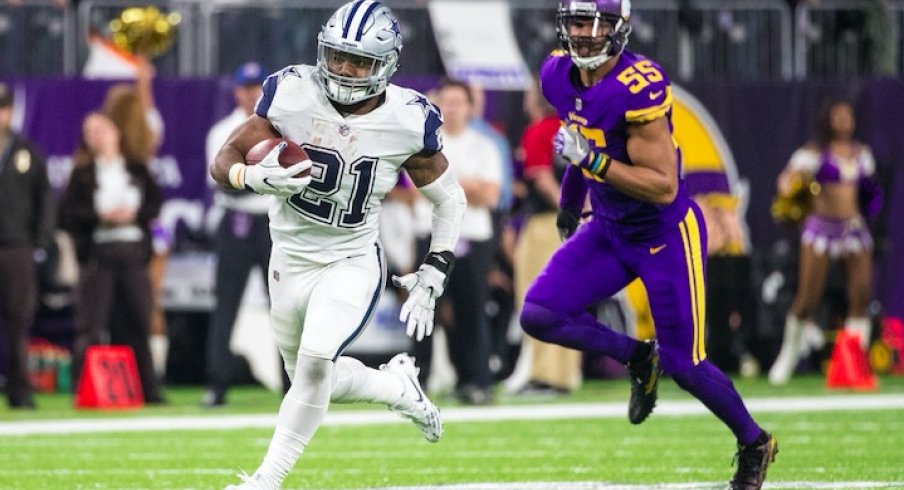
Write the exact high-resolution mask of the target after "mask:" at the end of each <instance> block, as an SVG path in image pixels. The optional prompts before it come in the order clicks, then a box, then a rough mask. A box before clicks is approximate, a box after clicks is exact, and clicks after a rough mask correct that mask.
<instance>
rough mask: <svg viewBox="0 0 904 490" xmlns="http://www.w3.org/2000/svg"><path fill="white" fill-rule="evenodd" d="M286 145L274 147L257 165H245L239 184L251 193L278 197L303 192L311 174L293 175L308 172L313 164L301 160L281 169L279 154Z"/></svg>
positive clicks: (281, 144) (283, 143)
mask: <svg viewBox="0 0 904 490" xmlns="http://www.w3.org/2000/svg"><path fill="white" fill-rule="evenodd" d="M286 145H287V144H286V142H285V141H283V142H282V143H280V144H278V145H276V146H275V147H274V148H273V149H272V150H270V153H268V154H267V156H265V157H264V159H263V160H261V161H260V163H258V164H257V165H245V167H244V178H242V177H239V182H240V183H242V185H243V186H244V187H245V188H246V189H249V190H251V191H252V192H256V193H258V194H273V195H275V196H279V197H289V196H292V195H295V194H298V193H299V192H301V191H302V190H304V188H305V187H306V186H307V185H308V184H310V183H311V174H308V175H305V176H304V177H295V175H298V174H299V173H301V172H304V171H305V170H309V169H310V168H311V165H313V163H312V162H311V161H310V160H303V161H301V162H298V163H296V164H295V165H292V166H291V167H288V168H283V167H282V166H281V165H280V164H279V154H280V153H282V152H283V150H285V149H286Z"/></svg>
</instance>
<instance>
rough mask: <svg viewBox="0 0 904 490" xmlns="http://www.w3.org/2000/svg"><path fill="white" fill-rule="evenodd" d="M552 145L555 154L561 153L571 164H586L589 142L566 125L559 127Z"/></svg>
mask: <svg viewBox="0 0 904 490" xmlns="http://www.w3.org/2000/svg"><path fill="white" fill-rule="evenodd" d="M553 147H554V148H555V152H556V154H558V155H562V158H564V159H565V160H568V163H571V164H573V165H578V166H584V165H586V162H587V156H588V155H590V143H589V142H588V141H587V138H585V137H584V135H582V134H581V133H579V132H577V131H575V130H573V129H571V128H568V127H561V128H559V131H558V132H557V133H556V137H555V139H553Z"/></svg>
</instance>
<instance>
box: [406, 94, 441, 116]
mask: <svg viewBox="0 0 904 490" xmlns="http://www.w3.org/2000/svg"><path fill="white" fill-rule="evenodd" d="M408 105H418V106H421V110H423V111H424V116H429V115H430V113H431V112H435V113H436V114H437V115H439V109H437V108H436V106H435V105H433V104H431V103H430V101H429V100H427V98H426V97H424V96H422V95H418V96H416V97H415V98H414V99H412V100H411V102H409V103H408Z"/></svg>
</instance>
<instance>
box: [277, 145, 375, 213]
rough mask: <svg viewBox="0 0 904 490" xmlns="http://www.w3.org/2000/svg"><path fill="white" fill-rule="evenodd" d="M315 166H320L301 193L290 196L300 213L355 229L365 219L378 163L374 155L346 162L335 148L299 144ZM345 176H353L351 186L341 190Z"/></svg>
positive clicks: (291, 202)
mask: <svg viewBox="0 0 904 490" xmlns="http://www.w3.org/2000/svg"><path fill="white" fill-rule="evenodd" d="M302 147H303V148H304V149H305V151H307V152H308V156H309V157H310V158H311V161H313V162H314V166H317V167H320V168H321V174H320V177H315V178H314V179H313V180H311V183H310V184H308V186H307V187H306V188H305V189H304V190H303V191H302V192H300V193H298V194H295V195H294V196H292V197H290V198H289V204H291V205H292V207H294V208H295V209H296V210H297V211H298V212H300V213H301V214H303V215H305V216H307V217H309V218H311V219H314V220H317V221H320V222H321V223H326V224H329V225H333V226H338V227H339V228H356V227H358V226H361V225H362V224H364V222H365V220H366V219H367V212H368V211H369V210H370V209H369V208H368V207H367V202H368V201H369V200H370V194H371V192H373V188H374V179H375V177H376V169H377V162H378V161H379V160H378V159H377V158H374V157H360V158H358V159H357V160H355V161H354V162H352V163H350V164H349V163H347V162H346V161H345V160H344V159H343V158H342V155H340V154H339V152H337V151H336V150H332V149H329V148H320V147H315V146H312V145H302ZM345 179H354V180H353V185H352V186H351V189H350V190H349V189H343V186H342V182H343V181H344V180H345Z"/></svg>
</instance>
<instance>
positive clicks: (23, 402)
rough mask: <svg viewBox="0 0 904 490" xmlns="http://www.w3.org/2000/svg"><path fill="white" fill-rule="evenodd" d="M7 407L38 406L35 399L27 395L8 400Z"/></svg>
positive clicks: (31, 407)
mask: <svg viewBox="0 0 904 490" xmlns="http://www.w3.org/2000/svg"><path fill="white" fill-rule="evenodd" d="M9 408H11V409H13V410H35V409H37V408H38V406H37V405H35V399H34V398H32V397H30V396H27V397H25V398H17V399H15V400H10V401H9Z"/></svg>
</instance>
